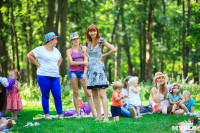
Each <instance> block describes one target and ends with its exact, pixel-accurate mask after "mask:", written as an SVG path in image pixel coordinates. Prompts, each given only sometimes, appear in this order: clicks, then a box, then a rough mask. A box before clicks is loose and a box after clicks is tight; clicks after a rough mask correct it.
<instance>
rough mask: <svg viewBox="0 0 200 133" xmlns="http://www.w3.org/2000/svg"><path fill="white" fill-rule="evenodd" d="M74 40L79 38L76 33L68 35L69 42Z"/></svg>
mask: <svg viewBox="0 0 200 133" xmlns="http://www.w3.org/2000/svg"><path fill="white" fill-rule="evenodd" d="M75 38H80V37H79V35H78V33H76V32H74V33H71V34H70V40H69V41H71V40H73V39H75Z"/></svg>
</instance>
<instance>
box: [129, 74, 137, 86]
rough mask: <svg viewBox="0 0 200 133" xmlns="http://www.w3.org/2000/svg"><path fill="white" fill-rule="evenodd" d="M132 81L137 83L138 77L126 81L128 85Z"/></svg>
mask: <svg viewBox="0 0 200 133" xmlns="http://www.w3.org/2000/svg"><path fill="white" fill-rule="evenodd" d="M132 81H138V77H137V76H134V77H131V78H130V79H129V80H128V84H129V83H131V82H132Z"/></svg>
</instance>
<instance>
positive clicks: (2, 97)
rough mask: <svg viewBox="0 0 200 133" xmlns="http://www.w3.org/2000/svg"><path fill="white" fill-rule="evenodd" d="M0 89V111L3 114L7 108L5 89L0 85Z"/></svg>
mask: <svg viewBox="0 0 200 133" xmlns="http://www.w3.org/2000/svg"><path fill="white" fill-rule="evenodd" d="M0 89H2V92H1V93H0V111H3V113H5V112H6V107H7V95H6V87H4V86H3V85H2V84H1V83H0Z"/></svg>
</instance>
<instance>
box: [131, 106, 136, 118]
mask: <svg viewBox="0 0 200 133" xmlns="http://www.w3.org/2000/svg"><path fill="white" fill-rule="evenodd" d="M129 112H130V113H131V115H132V118H133V119H137V117H136V115H135V111H134V109H133V108H130V109H129Z"/></svg>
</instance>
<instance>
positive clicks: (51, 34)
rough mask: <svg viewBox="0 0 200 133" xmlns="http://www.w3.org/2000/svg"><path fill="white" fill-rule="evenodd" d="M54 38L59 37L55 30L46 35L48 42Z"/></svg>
mask: <svg viewBox="0 0 200 133" xmlns="http://www.w3.org/2000/svg"><path fill="white" fill-rule="evenodd" d="M54 38H58V36H56V34H55V33H54V32H49V33H48V34H46V36H45V40H46V43H48V42H49V41H50V40H52V39H54Z"/></svg>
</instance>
